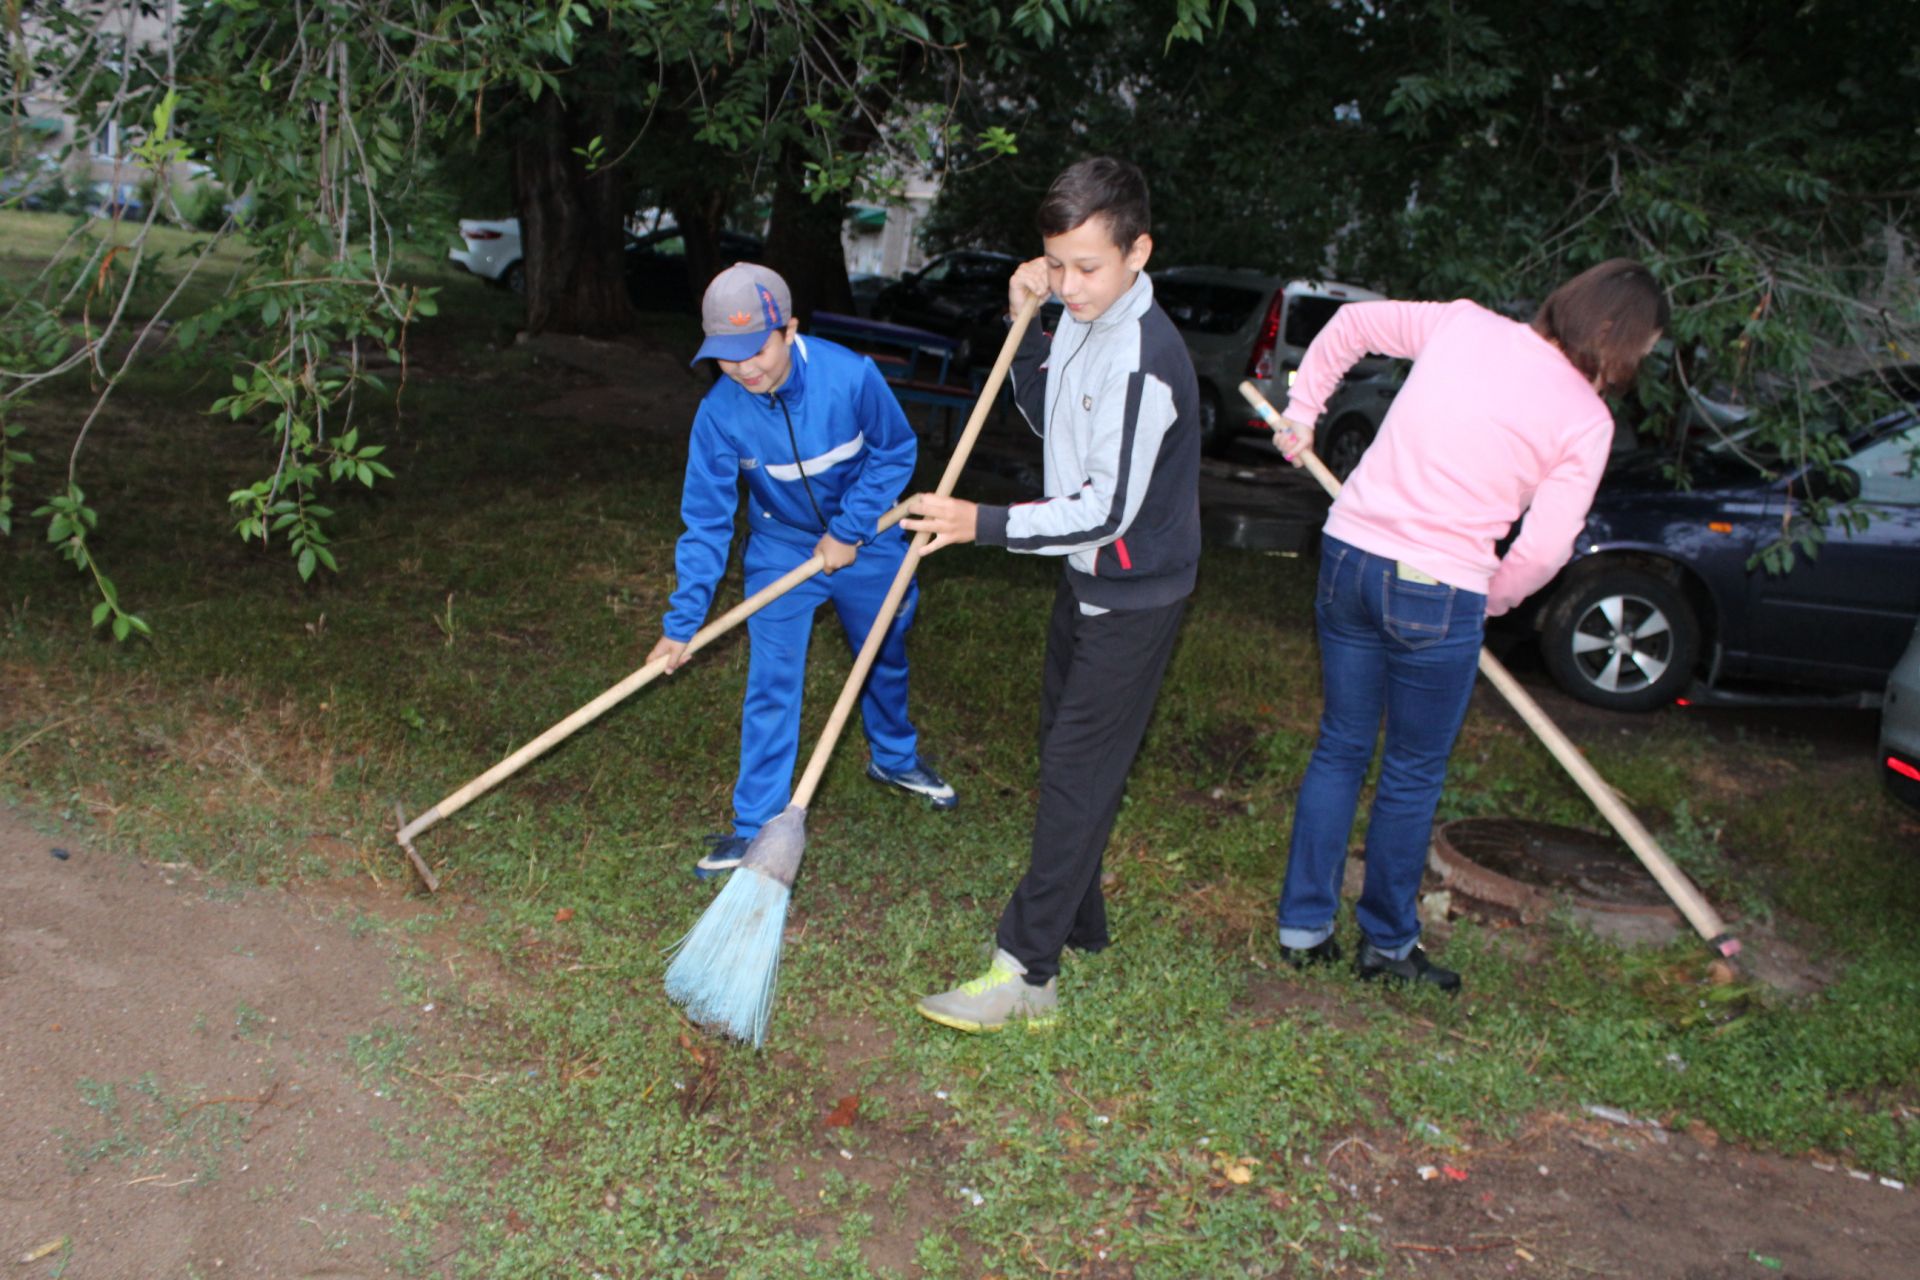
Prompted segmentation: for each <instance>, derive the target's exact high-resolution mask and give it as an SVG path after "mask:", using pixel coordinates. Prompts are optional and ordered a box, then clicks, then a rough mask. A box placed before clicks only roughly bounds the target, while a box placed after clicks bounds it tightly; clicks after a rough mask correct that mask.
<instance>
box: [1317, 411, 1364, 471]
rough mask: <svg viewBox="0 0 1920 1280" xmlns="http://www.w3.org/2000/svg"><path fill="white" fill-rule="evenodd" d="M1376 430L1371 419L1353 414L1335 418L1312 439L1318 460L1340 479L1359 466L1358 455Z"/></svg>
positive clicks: (1362, 451)
mask: <svg viewBox="0 0 1920 1280" xmlns="http://www.w3.org/2000/svg"><path fill="white" fill-rule="evenodd" d="M1378 430H1379V428H1378V427H1377V426H1376V425H1375V424H1374V422H1373V421H1372V420H1371V419H1369V418H1365V417H1362V416H1361V415H1360V414H1357V413H1350V414H1347V415H1346V416H1345V417H1343V418H1338V419H1336V420H1335V421H1334V424H1333V425H1332V426H1330V427H1328V428H1327V429H1326V431H1325V432H1324V433H1323V434H1322V435H1321V436H1320V438H1319V439H1318V440H1317V441H1315V445H1316V446H1317V452H1318V453H1319V454H1320V461H1322V462H1324V463H1326V464H1327V470H1329V471H1331V472H1333V474H1334V475H1336V476H1339V477H1340V479H1341V480H1343V481H1344V480H1345V479H1346V478H1347V477H1348V476H1350V475H1352V474H1353V469H1354V468H1355V467H1357V466H1359V465H1360V455H1361V454H1363V453H1365V452H1366V451H1367V446H1368V445H1370V444H1372V443H1373V437H1374V433H1375V432H1376V431H1378Z"/></svg>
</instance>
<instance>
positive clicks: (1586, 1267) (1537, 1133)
mask: <svg viewBox="0 0 1920 1280" xmlns="http://www.w3.org/2000/svg"><path fill="white" fill-rule="evenodd" d="M1330 1154H1331V1158H1330V1159H1329V1160H1328V1164H1329V1168H1330V1172H1332V1173H1333V1175H1334V1176H1335V1178H1336V1180H1338V1181H1339V1182H1340V1184H1341V1186H1342V1188H1343V1190H1344V1191H1345V1192H1346V1194H1347V1195H1348V1196H1350V1197H1351V1200H1350V1203H1351V1204H1352V1206H1353V1211H1354V1213H1355V1215H1356V1216H1357V1217H1359V1218H1360V1219H1362V1220H1363V1221H1364V1222H1365V1223H1366V1225H1368V1226H1369V1227H1370V1228H1371V1229H1372V1230H1373V1231H1374V1232H1375V1233H1376V1234H1377V1235H1378V1237H1379V1238H1380V1239H1381V1241H1382V1242H1383V1243H1384V1245H1385V1246H1386V1248H1387V1250H1388V1252H1389V1253H1390V1254H1392V1256H1393V1257H1394V1258H1395V1259H1396V1261H1395V1262H1394V1264H1393V1271H1394V1273H1395V1274H1412V1275H1427V1276H1447V1277H1455V1276H1461V1277H1485V1276H1501V1277H1508V1276H1534V1277H1542V1278H1543V1280H1561V1278H1563V1277H1565V1278H1571V1277H1590V1276H1660V1277H1669V1278H1671V1280H1718V1278H1719V1277H1723V1276H1781V1277H1788V1278H1791V1277H1803V1278H1807V1280H1812V1278H1815V1277H1820V1278H1836V1277H1847V1280H1906V1278H1907V1277H1911V1276H1912V1275H1913V1274H1914V1260H1913V1245H1914V1242H1915V1241H1916V1240H1920V1196H1916V1194H1915V1193H1914V1192H1913V1190H1912V1189H1910V1188H1898V1189H1896V1188H1895V1187H1889V1186H1886V1185H1884V1184H1883V1183H1881V1182H1880V1181H1879V1180H1878V1179H1877V1178H1873V1177H1868V1178H1865V1179H1862V1178H1860V1177H1856V1176H1851V1175H1850V1174H1849V1172H1848V1171H1847V1170H1846V1169H1845V1168H1841V1167H1836V1166H1832V1165H1828V1166H1827V1167H1825V1168H1823V1167H1822V1164H1824V1163H1825V1162H1816V1161H1814V1160H1812V1159H1809V1158H1805V1157H1786V1156H1776V1155H1764V1154H1760V1153H1757V1152H1753V1151H1749V1150H1747V1149H1745V1148H1742V1147H1737V1146H1732V1145H1729V1144H1724V1143H1722V1142H1721V1141H1720V1140H1719V1139H1718V1137H1717V1136H1716V1135H1715V1134H1714V1133H1713V1132H1712V1131H1711V1130H1708V1129H1705V1128H1701V1129H1698V1130H1696V1131H1693V1132H1689V1133H1668V1132H1665V1131H1663V1130H1659V1129H1657V1128H1653V1127H1648V1126H1638V1127H1622V1126H1619V1125H1616V1124H1612V1123H1609V1122H1607V1121H1604V1120H1597V1119H1591V1118H1589V1117H1586V1116H1579V1117H1566V1116H1546V1117H1543V1118H1541V1120H1540V1121H1539V1123H1538V1124H1536V1125H1535V1127H1534V1128H1533V1129H1532V1130H1531V1131H1530V1132H1528V1133H1526V1134H1523V1135H1522V1136H1521V1137H1519V1138H1517V1139H1515V1140H1514V1141H1512V1142H1508V1143H1502V1144H1498V1145H1492V1146H1485V1147H1481V1148H1478V1149H1472V1150H1465V1151H1458V1152H1452V1153H1443V1152H1408V1151H1395V1150H1392V1149H1390V1148H1386V1147H1374V1146H1365V1147H1362V1146H1360V1145H1357V1144H1349V1145H1347V1146H1345V1147H1342V1148H1336V1149H1333V1150H1332V1151H1331V1153H1330ZM1422 1169H1424V1170H1425V1171H1426V1174H1425V1176H1423V1175H1422V1173H1421V1170H1422Z"/></svg>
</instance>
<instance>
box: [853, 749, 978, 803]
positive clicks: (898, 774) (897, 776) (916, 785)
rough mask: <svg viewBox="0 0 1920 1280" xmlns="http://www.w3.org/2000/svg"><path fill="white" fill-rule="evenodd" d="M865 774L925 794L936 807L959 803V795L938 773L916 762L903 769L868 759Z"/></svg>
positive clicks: (902, 788)
mask: <svg viewBox="0 0 1920 1280" xmlns="http://www.w3.org/2000/svg"><path fill="white" fill-rule="evenodd" d="M867 776H868V777H869V778H872V779H873V780H874V781H875V782H884V783H886V784H887V785H888V786H890V787H899V788H900V789H901V790H902V791H911V792H913V794H915V795H917V796H925V797H926V798H927V803H928V804H931V805H932V806H933V807H934V808H936V809H951V808H953V807H954V806H955V805H957V804H959V803H960V797H959V796H957V795H955V794H954V791H953V788H952V787H950V786H948V785H947V784H946V781H945V780H944V779H943V778H941V776H940V775H939V774H937V773H935V772H934V771H933V770H931V769H929V768H927V766H926V765H924V764H921V763H918V762H915V763H914V764H912V765H909V766H908V767H907V768H905V769H883V768H881V767H880V766H879V765H878V764H875V763H874V762H873V761H872V760H869V761H867Z"/></svg>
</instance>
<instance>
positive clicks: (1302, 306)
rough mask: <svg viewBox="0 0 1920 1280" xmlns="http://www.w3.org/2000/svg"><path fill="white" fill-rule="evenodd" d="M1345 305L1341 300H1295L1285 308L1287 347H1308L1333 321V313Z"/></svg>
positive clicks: (1311, 298) (1305, 298)
mask: <svg viewBox="0 0 1920 1280" xmlns="http://www.w3.org/2000/svg"><path fill="white" fill-rule="evenodd" d="M1346 305H1347V304H1346V301H1345V300H1344V299H1341V298H1314V297H1297V298H1295V299H1294V300H1293V301H1292V303H1290V304H1289V305H1288V307H1287V345H1288V346H1290V347H1304V346H1308V345H1310V344H1311V343H1312V342H1313V340H1314V339H1315V338H1316V337H1318V336H1319V335H1320V331H1321V330H1322V329H1324V328H1326V327H1327V321H1329V320H1331V319H1333V313H1334V312H1336V311H1338V310H1339V309H1340V308H1342V307H1344V306H1346Z"/></svg>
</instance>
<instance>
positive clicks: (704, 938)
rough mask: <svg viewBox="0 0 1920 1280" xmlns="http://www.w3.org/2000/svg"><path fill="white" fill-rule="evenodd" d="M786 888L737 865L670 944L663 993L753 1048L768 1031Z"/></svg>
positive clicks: (784, 922)
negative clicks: (684, 931)
mask: <svg viewBox="0 0 1920 1280" xmlns="http://www.w3.org/2000/svg"><path fill="white" fill-rule="evenodd" d="M792 895H793V890H792V888H791V887H790V886H789V885H787V884H785V883H782V882H781V881H780V880H778V879H776V878H774V877H773V876H771V875H767V874H764V873H763V872H762V871H761V870H760V869H759V868H757V867H754V866H751V865H743V866H741V867H740V868H739V869H738V870H736V871H735V872H734V873H733V874H732V875H730V876H728V877H727V883H726V885H725V886H724V887H722V889H721V890H720V893H719V896H717V897H715V898H714V900H713V902H712V904H711V905H709V906H708V907H707V910H706V912H705V913H704V914H703V915H702V916H701V917H700V919H699V920H697V921H695V922H694V926H693V928H691V929H689V930H687V935H686V936H685V937H684V938H682V939H680V941H679V942H677V943H675V944H674V947H673V963H672V964H671V965H669V966H667V996H668V998H669V999H671V1000H673V1001H674V1003H676V1004H678V1005H680V1006H681V1007H683V1008H684V1009H685V1010H686V1011H687V1016H688V1017H689V1018H692V1019H693V1020H694V1021H695V1022H699V1023H703V1024H707V1025H710V1026H715V1027H718V1028H719V1029H720V1030H722V1031H724V1032H726V1033H727V1034H728V1035H730V1036H732V1037H734V1038H735V1039H736V1040H746V1041H748V1042H750V1043H751V1044H752V1045H753V1047H754V1048H756V1049H758V1048H759V1047H760V1046H761V1044H762V1043H763V1042H764V1041H765V1040H766V1038H767V1022H768V1019H769V1017H770V1016H771V1014H772V1012H773V991H774V985H775V983H776V982H777V981H778V980H779V977H780V947H781V943H782V941H783V940H784V935H785V932H786V927H787V903H788V901H789V899H790V898H791V897H792Z"/></svg>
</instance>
